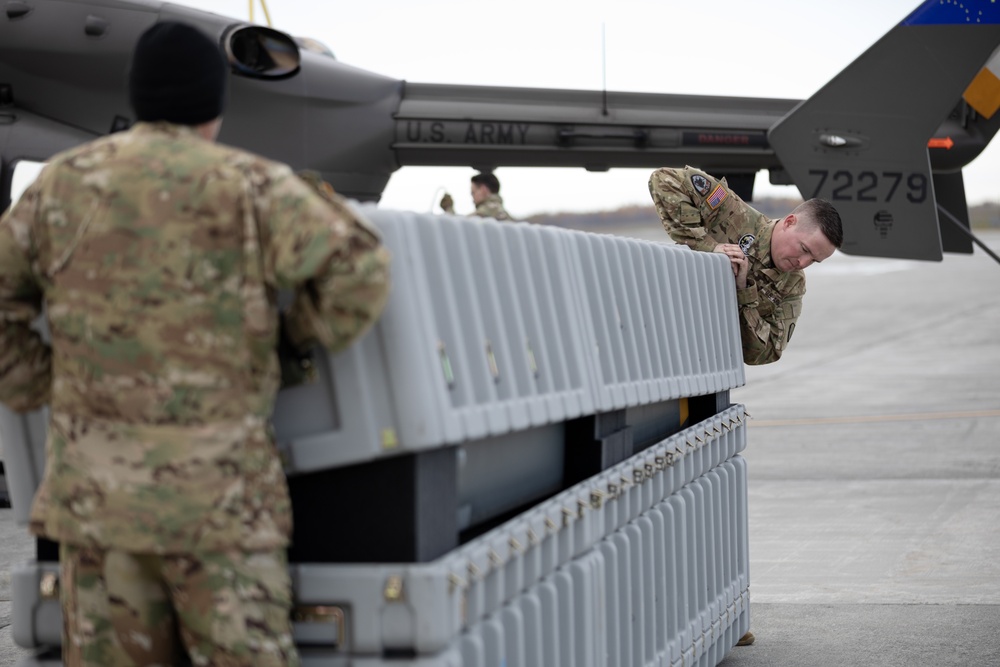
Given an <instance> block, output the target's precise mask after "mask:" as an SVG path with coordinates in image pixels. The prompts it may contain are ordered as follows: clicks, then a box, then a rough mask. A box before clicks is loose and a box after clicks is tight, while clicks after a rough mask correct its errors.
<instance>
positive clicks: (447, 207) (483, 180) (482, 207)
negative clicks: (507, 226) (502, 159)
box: [441, 172, 513, 220]
mask: <svg viewBox="0 0 1000 667" xmlns="http://www.w3.org/2000/svg"><path fill="white" fill-rule="evenodd" d="M471 192H472V202H473V203H474V204H475V205H476V212H475V213H474V215H477V216H479V217H480V218H493V219H494V220H513V218H512V217H511V216H510V213H508V212H507V209H505V208H504V207H503V198H502V197H500V180H499V179H498V178H497V177H496V176H495V175H494V174H493V173H491V172H483V173H479V174H476V175H475V176H473V177H472V186H471ZM441 209H442V210H443V211H444V212H445V213H451V214H452V215H454V214H455V201H454V200H453V199H452V198H451V195H449V194H445V196H444V197H441Z"/></svg>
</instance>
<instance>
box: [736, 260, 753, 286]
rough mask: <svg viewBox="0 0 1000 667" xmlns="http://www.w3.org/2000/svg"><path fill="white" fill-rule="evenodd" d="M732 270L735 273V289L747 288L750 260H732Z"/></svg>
mask: <svg viewBox="0 0 1000 667" xmlns="http://www.w3.org/2000/svg"><path fill="white" fill-rule="evenodd" d="M732 263H733V269H734V270H735V271H736V289H746V288H747V274H749V273H750V260H749V259H748V258H747V257H746V256H742V257H740V258H739V259H732Z"/></svg>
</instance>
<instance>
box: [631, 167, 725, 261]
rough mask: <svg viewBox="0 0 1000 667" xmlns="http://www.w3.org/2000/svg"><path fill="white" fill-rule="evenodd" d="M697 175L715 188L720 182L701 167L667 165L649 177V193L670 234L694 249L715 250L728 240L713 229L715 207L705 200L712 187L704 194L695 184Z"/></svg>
mask: <svg viewBox="0 0 1000 667" xmlns="http://www.w3.org/2000/svg"><path fill="white" fill-rule="evenodd" d="M693 177H696V178H700V179H702V181H704V182H705V183H706V184H711V187H712V188H714V187H715V185H717V182H716V181H715V179H713V178H712V177H711V176H708V175H707V174H705V173H704V172H701V171H698V170H697V169H692V168H691V167H685V168H684V169H671V168H666V167H664V168H662V169H657V170H656V171H654V172H653V174H652V175H651V176H650V177H649V194H650V196H651V197H652V198H653V204H654V205H655V206H656V212H657V213H658V214H659V215H660V222H662V223H663V228H664V229H666V230H667V234H669V235H670V238H672V239H673V240H674V241H676V242H677V243H683V244H684V245H686V246H688V247H689V248H692V249H694V250H701V251H704V252H711V251H713V250H715V246H716V245H718V244H719V243H725V240H722V241H720V240H716V238H715V237H713V236H712V235H711V234H710V233H709V228H710V225H709V223H710V220H709V218H710V217H711V216H712V214H713V211H712V209H711V208H710V207H708V206H707V204H705V195H707V194H708V193H709V192H711V190H710V189H706V192H705V193H704V194H700V193H699V192H698V191H697V190H696V189H695V188H694V185H693V184H692V178H693ZM699 182H701V181H699ZM707 187H708V185H706V188H707Z"/></svg>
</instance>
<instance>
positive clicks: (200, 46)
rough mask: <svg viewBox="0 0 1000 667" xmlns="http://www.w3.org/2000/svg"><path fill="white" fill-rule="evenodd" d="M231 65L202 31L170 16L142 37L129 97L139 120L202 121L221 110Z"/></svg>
mask: <svg viewBox="0 0 1000 667" xmlns="http://www.w3.org/2000/svg"><path fill="white" fill-rule="evenodd" d="M227 76H228V66H227V65H226V61H225V59H224V57H223V55H222V51H221V50H220V49H219V47H218V46H217V45H216V44H215V43H214V42H213V41H212V40H211V39H209V38H208V37H207V36H206V35H205V34H204V33H203V32H201V31H200V30H198V29H197V28H194V27H192V26H190V25H187V24H184V23H177V22H174V21H165V22H163V23H157V24H156V25H154V26H153V27H151V28H149V29H148V30H146V32H144V33H143V34H142V36H141V37H140V38H139V41H138V43H137V44H136V46H135V52H134V53H133V56H132V68H131V70H130V71H129V77H128V88H129V102H130V103H131V105H132V109H133V110H134V111H135V116H136V119H137V120H140V121H167V122H169V123H175V124H177V125H200V124H202V123H207V122H208V121H211V120H215V119H216V118H218V117H220V116H221V115H222V112H223V110H224V109H225V106H226V83H227Z"/></svg>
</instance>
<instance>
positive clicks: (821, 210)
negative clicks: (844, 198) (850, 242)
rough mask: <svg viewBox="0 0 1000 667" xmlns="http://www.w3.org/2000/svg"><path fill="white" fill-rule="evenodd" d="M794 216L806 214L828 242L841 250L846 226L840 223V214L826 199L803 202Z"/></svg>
mask: <svg viewBox="0 0 1000 667" xmlns="http://www.w3.org/2000/svg"><path fill="white" fill-rule="evenodd" d="M792 213H794V214H804V215H805V217H806V218H807V219H808V220H810V221H811V222H812V223H813V224H815V225H816V226H817V227H819V228H820V231H822V232H823V236H825V237H826V240H827V241H829V242H830V243H832V244H833V247H835V248H839V247H840V246H841V244H843V242H844V226H843V225H842V224H841V222H840V213H838V212H837V209H835V208H834V207H833V204H831V203H830V202H828V201H826V200H825V199H809V200H807V201H804V202H802V203H801V204H799V205H798V206H796V207H795V210H794V211H792Z"/></svg>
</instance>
